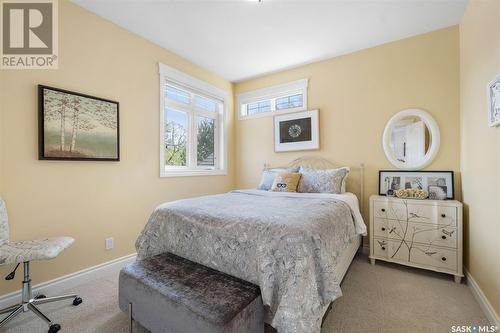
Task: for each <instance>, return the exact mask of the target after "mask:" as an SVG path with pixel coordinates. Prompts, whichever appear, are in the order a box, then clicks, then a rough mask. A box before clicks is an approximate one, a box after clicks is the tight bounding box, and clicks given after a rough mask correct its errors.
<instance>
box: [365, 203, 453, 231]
mask: <svg viewBox="0 0 500 333" xmlns="http://www.w3.org/2000/svg"><path fill="white" fill-rule="evenodd" d="M405 202H406V204H405ZM372 209H373V216H374V217H375V218H377V217H378V218H383V219H391V220H400V221H410V222H419V223H432V224H441V225H448V226H456V224H457V209H456V207H452V206H442V205H441V206H438V205H429V204H424V203H417V200H400V201H397V202H395V201H390V202H389V201H375V202H374V203H373V207H372Z"/></svg>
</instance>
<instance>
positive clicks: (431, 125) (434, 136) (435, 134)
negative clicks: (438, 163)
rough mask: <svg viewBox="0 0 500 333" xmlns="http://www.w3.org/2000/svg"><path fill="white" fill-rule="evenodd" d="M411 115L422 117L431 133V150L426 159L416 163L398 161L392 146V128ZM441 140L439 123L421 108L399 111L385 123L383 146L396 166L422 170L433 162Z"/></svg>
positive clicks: (388, 157)
mask: <svg viewBox="0 0 500 333" xmlns="http://www.w3.org/2000/svg"><path fill="white" fill-rule="evenodd" d="M409 116H412V117H420V119H422V121H423V122H424V124H425V125H426V126H427V128H428V130H429V134H430V138H429V139H430V143H429V150H428V151H427V152H426V153H425V156H424V159H423V160H422V161H421V162H420V163H418V164H416V165H406V164H405V163H403V162H401V161H398V160H397V159H396V158H394V155H393V152H392V149H391V146H390V142H391V138H392V130H393V129H394V127H395V126H396V124H397V123H398V121H400V120H402V119H403V118H405V117H409ZM440 142H441V136H440V133H439V126H438V124H437V123H436V121H435V120H434V118H432V116H431V115H430V114H429V113H427V112H425V111H424V110H420V109H406V110H402V111H399V112H398V113H396V114H395V115H394V116H392V118H391V119H389V121H388V122H387V125H385V129H384V135H383V138H382V146H383V148H384V152H385V156H386V157H387V159H388V160H389V162H391V164H392V165H394V166H395V167H396V168H398V169H404V170H420V169H423V168H425V167H426V166H428V165H429V164H431V163H432V161H433V160H434V158H436V155H437V153H438V151H439V144H440Z"/></svg>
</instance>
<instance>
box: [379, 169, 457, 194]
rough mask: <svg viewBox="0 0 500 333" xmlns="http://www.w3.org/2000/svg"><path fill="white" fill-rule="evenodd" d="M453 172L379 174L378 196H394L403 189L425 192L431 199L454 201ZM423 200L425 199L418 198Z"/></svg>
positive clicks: (392, 171) (385, 171) (394, 171)
mask: <svg viewBox="0 0 500 333" xmlns="http://www.w3.org/2000/svg"><path fill="white" fill-rule="evenodd" d="M453 175H454V174H453V171H399V170H380V171H379V172H378V184H379V186H378V188H379V191H378V194H379V195H387V196H394V195H396V192H397V191H398V190H401V189H413V190H423V191H425V192H427V193H428V194H429V199H435V200H443V199H451V200H453V199H454V193H455V192H454V187H453V184H454V183H453V182H454V176H453ZM418 199H423V198H420V197H419V198H418Z"/></svg>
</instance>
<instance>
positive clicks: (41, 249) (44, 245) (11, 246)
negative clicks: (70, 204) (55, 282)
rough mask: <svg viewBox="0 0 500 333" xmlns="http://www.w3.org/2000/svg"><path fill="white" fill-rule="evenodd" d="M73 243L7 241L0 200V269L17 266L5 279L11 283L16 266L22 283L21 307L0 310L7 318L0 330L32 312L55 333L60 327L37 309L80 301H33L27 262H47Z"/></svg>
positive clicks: (43, 298) (58, 298)
mask: <svg viewBox="0 0 500 333" xmlns="http://www.w3.org/2000/svg"><path fill="white" fill-rule="evenodd" d="M74 241H75V240H74V239H73V238H71V237H56V238H47V239H40V240H29V241H23V242H11V241H9V221H8V218H7V208H6V207H5V202H4V201H3V200H2V198H0V265H10V264H17V265H16V268H14V270H13V271H12V272H11V273H10V274H9V275H7V276H6V277H5V279H6V280H12V279H13V278H14V276H15V274H16V269H17V267H19V264H21V263H22V264H23V266H24V279H23V289H22V300H21V303H19V304H16V305H13V306H10V307H8V308H5V309H3V310H0V314H5V313H8V315H7V317H5V318H4V319H3V320H1V321H0V328H1V327H2V326H4V325H5V324H6V323H7V322H9V321H10V320H12V319H13V318H14V317H16V316H17V315H18V314H20V313H22V312H27V311H33V312H34V313H35V314H36V315H37V316H38V317H40V318H41V319H43V320H44V321H45V322H46V323H47V324H48V325H49V331H48V332H49V333H55V332H58V331H59V330H60V329H61V325H59V324H55V323H53V322H52V321H51V320H50V319H49V318H48V317H47V316H46V315H44V314H43V313H42V312H41V311H40V310H39V309H38V307H37V305H41V304H45V303H51V302H57V301H62V300H65V299H73V305H75V306H76V305H79V304H80V303H82V299H81V298H80V297H78V296H77V295H64V296H56V297H46V296H45V295H38V296H37V297H35V298H33V294H32V292H31V279H30V261H32V260H49V259H53V258H55V257H57V256H58V255H59V254H60V253H61V252H62V251H64V250H65V249H67V248H68V247H70V246H71V245H72V244H73V242H74Z"/></svg>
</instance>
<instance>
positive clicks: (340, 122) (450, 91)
mask: <svg viewBox="0 0 500 333" xmlns="http://www.w3.org/2000/svg"><path fill="white" fill-rule="evenodd" d="M458 42H459V35H458V27H452V28H448V29H443V30H439V31H435V32H432V33H428V34H424V35H420V36H417V37H412V38H408V39H404V40H401V41H397V42H393V43H390V44H385V45H381V46H378V47H375V48H371V49H367V50H363V51H359V52H356V53H352V54H349V55H346V56H342V57H337V58H333V59H329V60H326V61H322V62H317V63H313V64H310V65H306V66H303V67H299V68H296V69H291V70H287V71H284V72H280V73H276V74H272V75H268V76H265V77H262V78H257V79H254V80H250V81H245V82H242V83H238V84H235V85H234V91H235V93H236V94H237V93H241V92H245V91H248V90H253V89H258V88H263V87H267V86H271V85H275V84H280V83H284V82H288V81H292V80H298V79H302V78H309V79H310V80H309V89H308V99H309V101H308V104H309V109H316V108H318V109H319V110H320V113H319V115H320V146H321V149H320V150H319V151H310V152H287V153H275V152H274V139H273V137H274V131H273V118H272V117H265V118H259V119H251V120H241V121H236V122H235V124H236V142H237V147H236V151H237V152H238V154H237V155H236V170H237V176H236V184H237V187H255V186H256V185H257V184H258V181H259V176H260V171H261V170H262V167H263V164H264V163H266V162H267V163H270V164H271V165H274V166H279V165H285V164H286V163H288V162H289V161H291V160H293V159H294V158H296V157H298V156H303V155H315V156H322V157H324V158H327V159H329V160H330V161H332V162H334V163H336V164H338V165H349V166H356V165H359V163H361V162H363V163H365V164H366V182H365V189H366V190H365V192H366V195H365V212H364V213H365V214H364V216H365V217H366V218H367V217H368V214H367V212H368V197H369V196H370V195H371V194H375V193H377V186H378V185H377V184H378V170H380V169H387V168H389V169H393V167H392V166H391V165H390V164H389V162H388V161H387V159H386V158H385V155H384V151H383V148H382V133H383V130H384V126H385V124H386V123H387V121H388V120H389V118H390V117H391V116H392V115H394V114H395V113H396V112H398V111H400V110H402V109H406V108H422V109H424V110H427V111H428V112H429V113H430V114H431V115H432V116H433V117H434V118H435V119H436V121H437V123H438V125H439V127H440V130H441V148H440V151H439V155H438V156H437V158H436V159H435V161H434V162H433V163H432V164H431V165H430V166H429V169H434V170H436V169H437V170H454V171H459V163H460V157H459V156H460V148H459V142H460V140H459V117H458V113H459V77H458V75H459V57H458V51H459V44H458ZM457 178H458V177H457ZM366 222H367V223H368V219H367V220H366Z"/></svg>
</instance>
